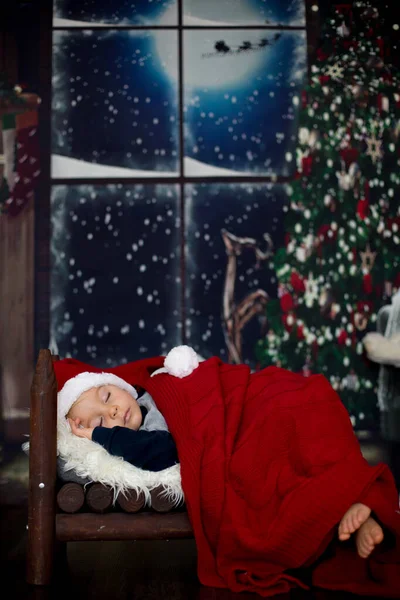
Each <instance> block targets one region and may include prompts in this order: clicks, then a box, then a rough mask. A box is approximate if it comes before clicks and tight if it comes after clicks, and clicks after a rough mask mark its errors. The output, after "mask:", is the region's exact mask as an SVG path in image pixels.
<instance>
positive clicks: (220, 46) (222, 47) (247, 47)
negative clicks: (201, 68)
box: [202, 33, 282, 58]
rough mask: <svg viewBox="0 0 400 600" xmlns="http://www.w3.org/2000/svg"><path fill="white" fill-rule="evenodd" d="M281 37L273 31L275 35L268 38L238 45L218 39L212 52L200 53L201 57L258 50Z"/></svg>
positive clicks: (270, 44)
mask: <svg viewBox="0 0 400 600" xmlns="http://www.w3.org/2000/svg"><path fill="white" fill-rule="evenodd" d="M280 37H282V34H281V33H275V35H274V36H273V37H272V38H271V39H269V38H261V40H260V41H259V42H255V43H254V42H249V41H245V42H242V43H241V45H240V46H228V44H227V43H226V42H225V41H224V40H218V41H217V42H215V44H214V52H206V53H205V54H202V57H203V58H211V57H213V56H227V55H232V54H241V53H243V52H259V51H260V50H264V49H265V48H268V47H269V46H272V45H273V44H274V43H275V42H277V41H278V40H279V38H280Z"/></svg>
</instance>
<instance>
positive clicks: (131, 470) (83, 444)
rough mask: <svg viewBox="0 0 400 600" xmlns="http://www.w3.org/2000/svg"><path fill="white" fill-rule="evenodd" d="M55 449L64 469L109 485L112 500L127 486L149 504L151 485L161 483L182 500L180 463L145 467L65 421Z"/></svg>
mask: <svg viewBox="0 0 400 600" xmlns="http://www.w3.org/2000/svg"><path fill="white" fill-rule="evenodd" d="M23 449H24V451H27V450H28V449H29V442H26V443H25V444H24V445H23ZM57 453H58V456H59V457H60V458H62V459H63V460H64V461H65V467H64V468H65V470H67V471H70V470H71V471H73V472H74V473H75V474H76V475H79V477H82V478H84V479H89V481H90V482H98V483H102V484H104V485H108V486H109V487H111V488H112V490H113V492H114V502H115V501H116V499H117V496H118V494H119V493H121V494H124V495H125V494H126V493H127V491H128V490H135V491H136V492H137V493H138V494H139V493H140V492H143V494H144V496H145V501H146V505H147V506H151V495H150V492H151V490H152V489H154V488H156V487H158V486H163V488H164V493H163V495H164V496H165V497H167V498H168V500H169V501H170V502H171V503H173V504H174V505H175V506H179V505H180V504H181V503H182V502H183V500H184V495H183V490H182V485H181V469H180V465H179V464H177V465H174V466H173V467H169V468H168V469H164V470H163V471H145V470H143V469H139V468H138V467H135V466H133V465H131V464H130V463H128V462H127V461H125V460H123V459H122V458H121V457H119V456H111V454H109V452H107V450H105V449H104V448H103V447H102V446H100V444H96V442H92V441H91V440H87V439H85V438H77V437H76V436H75V435H74V434H73V433H72V432H71V431H70V429H69V426H68V425H67V423H65V425H64V424H59V425H58V428H57Z"/></svg>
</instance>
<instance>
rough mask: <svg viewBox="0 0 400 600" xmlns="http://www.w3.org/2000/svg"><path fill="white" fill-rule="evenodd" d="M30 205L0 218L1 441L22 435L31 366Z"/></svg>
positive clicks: (31, 246) (31, 373) (32, 261)
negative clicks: (17, 212)
mask: <svg viewBox="0 0 400 600" xmlns="http://www.w3.org/2000/svg"><path fill="white" fill-rule="evenodd" d="M33 286H34V206H33V202H30V203H29V204H28V205H27V206H25V208H24V209H23V210H22V212H21V213H20V214H19V215H17V216H16V217H8V216H7V215H1V216H0V368H1V382H0V385H1V390H0V393H1V396H0V397H1V409H2V416H3V435H4V436H5V440H6V441H7V440H14V439H20V436H21V435H22V434H23V433H28V429H27V416H28V409H29V391H30V386H31V382H32V376H33V364H34V356H33V353H34V341H33V330H34V306H33V298H34V287H33Z"/></svg>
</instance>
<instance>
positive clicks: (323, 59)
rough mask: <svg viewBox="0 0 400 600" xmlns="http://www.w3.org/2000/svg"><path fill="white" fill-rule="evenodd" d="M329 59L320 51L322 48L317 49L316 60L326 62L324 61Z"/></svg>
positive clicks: (327, 55)
mask: <svg viewBox="0 0 400 600" xmlns="http://www.w3.org/2000/svg"><path fill="white" fill-rule="evenodd" d="M328 57H329V54H327V53H326V52H324V51H323V50H322V48H318V50H317V59H318V60H321V61H324V62H325V61H326V59H327V58H328Z"/></svg>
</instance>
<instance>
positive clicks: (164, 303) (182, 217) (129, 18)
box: [51, 0, 307, 364]
mask: <svg viewBox="0 0 400 600" xmlns="http://www.w3.org/2000/svg"><path fill="white" fill-rule="evenodd" d="M305 24H306V20H305V5H304V2H303V0H285V1H283V0H279V1H278V0H219V1H218V2H215V0H181V1H178V0H146V1H145V0H142V1H139V2H137V1H135V2H134V1H133V0H113V2H106V1H105V0H104V1H102V0H97V1H93V0H54V12H53V55H52V59H53V71H52V135H51V145H52V148H51V154H52V158H51V184H52V193H51V197H52V201H51V222H52V235H51V256H52V275H51V339H52V344H53V347H54V349H57V350H58V351H59V353H60V354H61V355H62V356H66V355H72V356H76V357H78V358H80V359H81V360H87V361H88V362H93V363H96V361H97V360H98V361H99V362H100V363H101V364H103V363H104V362H105V360H106V359H107V362H108V364H118V363H120V362H123V361H124V360H133V359H135V358H140V356H145V355H146V356H148V355H155V354H159V353H160V352H162V353H164V352H165V351H167V350H168V349H169V348H170V347H172V346H174V345H176V344H178V343H182V342H187V343H190V344H192V345H193V346H194V347H195V348H196V349H197V350H198V351H199V352H200V353H201V354H203V355H204V356H209V355H212V354H218V355H220V356H222V357H225V358H227V357H228V356H229V357H230V358H231V359H232V360H234V359H235V357H234V355H233V354H234V351H233V350H232V348H231V350H229V348H230V344H231V343H232V339H233V338H235V340H236V342H237V343H238V345H239V347H240V353H241V356H240V358H241V360H244V361H245V362H250V363H251V362H252V361H253V353H252V348H253V346H254V343H255V341H256V340H257V339H258V337H259V336H260V335H261V332H262V326H263V311H264V308H265V304H263V297H264V296H263V294H268V295H274V294H275V293H276V290H275V281H274V274H273V272H272V271H271V270H269V268H268V263H269V261H268V258H269V257H270V252H271V248H273V246H274V245H275V246H276V245H278V244H279V243H280V242H281V238H282V235H283V231H282V209H283V206H284V204H285V203H286V195H285V182H286V181H288V180H289V179H290V178H291V177H292V176H293V173H294V171H295V166H296V165H295V159H296V152H295V150H296V139H297V108H298V105H299V93H300V90H301V88H302V85H303V81H304V77H305V74H306V63H307V56H306V53H307V41H306V28H305ZM224 232H228V234H229V235H230V236H231V237H230V239H231V240H232V239H234V238H238V239H240V240H243V239H245V238H251V239H253V242H254V243H250V242H248V243H247V244H246V243H245V242H243V241H242V242H240V244H241V245H240V244H239V245H240V248H239V246H237V247H236V249H235V250H234V254H235V260H234V261H233V262H232V260H229V251H228V247H227V239H228V238H226V233H224ZM224 235H225V237H224ZM232 236H233V237H232ZM235 243H238V242H235ZM243 302H244V304H246V302H247V305H248V306H250V308H251V309H252V310H251V311H250V313H249V314H247V313H246V314H244V313H243V312H242V313H240V311H241V310H242V311H243V310H244V304H243ZM241 303H242V304H241ZM249 303H250V304H249ZM235 311H236V313H237V314H239V313H240V314H241V316H242V317H244V318H243V319H242V322H241V323H239V324H238V322H236V325H235V326H234V328H235V327H236V329H239V330H236V331H232V326H231V323H230V322H229V318H230V316H232V314H233V313H234V312H235ZM238 311H239V312H238ZM239 321H240V318H239ZM231 338H232V339H231ZM238 340H239V341H238ZM236 350H238V348H236ZM232 352H233V354H232Z"/></svg>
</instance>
